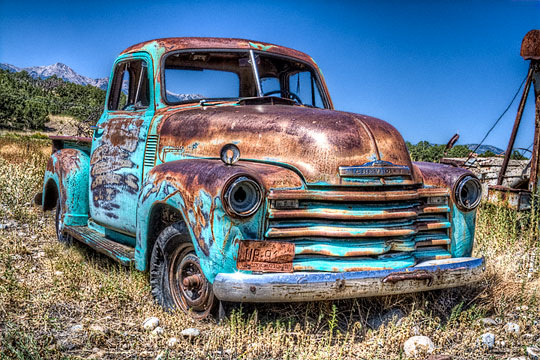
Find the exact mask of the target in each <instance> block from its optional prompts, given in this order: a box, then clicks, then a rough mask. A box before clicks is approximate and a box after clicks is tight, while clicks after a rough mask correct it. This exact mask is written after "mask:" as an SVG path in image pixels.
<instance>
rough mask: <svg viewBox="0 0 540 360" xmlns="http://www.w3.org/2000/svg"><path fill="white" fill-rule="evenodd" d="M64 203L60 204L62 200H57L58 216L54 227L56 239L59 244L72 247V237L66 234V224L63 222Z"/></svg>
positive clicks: (56, 215)
mask: <svg viewBox="0 0 540 360" xmlns="http://www.w3.org/2000/svg"><path fill="white" fill-rule="evenodd" d="M62 213H63V209H62V203H61V202H60V198H58V199H57V200H56V214H55V217H54V223H55V224H54V225H55V229H56V238H57V239H58V241H59V242H61V243H62V244H65V245H71V243H72V239H71V236H69V235H67V234H64V230H63V229H64V224H63V222H62Z"/></svg>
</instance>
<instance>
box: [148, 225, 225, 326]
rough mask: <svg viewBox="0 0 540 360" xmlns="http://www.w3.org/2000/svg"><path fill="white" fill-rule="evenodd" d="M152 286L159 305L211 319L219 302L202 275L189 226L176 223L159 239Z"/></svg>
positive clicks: (155, 252) (151, 271) (156, 246)
mask: <svg viewBox="0 0 540 360" xmlns="http://www.w3.org/2000/svg"><path fill="white" fill-rule="evenodd" d="M150 285H151V287H152V295H153V296H154V298H155V300H156V302H157V303H158V304H159V305H161V306H163V307H164V308H165V309H167V310H174V309H181V310H182V311H184V312H185V313H188V314H190V315H191V316H192V317H193V318H197V319H201V318H206V317H208V316H209V315H210V314H211V313H212V312H213V311H214V309H215V305H216V304H217V300H216V298H215V296H214V292H213V291H212V284H210V283H209V282H208V280H207V279H206V277H205V276H204V274H203V271H202V268H201V265H200V262H199V258H198V257H197V255H196V254H195V249H194V247H193V244H192V243H191V239H190V238H189V234H188V231H187V228H186V226H185V225H184V224H183V223H176V224H173V225H170V226H169V227H167V228H165V229H164V230H163V231H162V232H161V234H160V235H159V236H158V238H157V240H156V243H155V245H154V248H153V249H152V256H151V258H150Z"/></svg>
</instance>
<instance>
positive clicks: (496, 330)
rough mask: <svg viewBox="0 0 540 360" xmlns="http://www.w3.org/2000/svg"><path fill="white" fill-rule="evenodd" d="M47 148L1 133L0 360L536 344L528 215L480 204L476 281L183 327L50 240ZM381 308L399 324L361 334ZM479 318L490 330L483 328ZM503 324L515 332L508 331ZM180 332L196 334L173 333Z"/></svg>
mask: <svg viewBox="0 0 540 360" xmlns="http://www.w3.org/2000/svg"><path fill="white" fill-rule="evenodd" d="M49 147H50V145H49V143H48V141H47V140H43V139H38V138H36V139H33V138H29V137H22V136H2V137H0V224H3V225H6V224H7V225H8V228H7V229H1V227H0V332H1V335H0V358H1V359H4V358H5V359H11V358H14V359H41V358H45V359H49V358H52V359H57V358H58V359H80V358H83V359H85V358H109V359H132V358H133V359H134V358H149V359H155V358H156V357H159V356H161V359H167V358H168V359H214V358H215V359H237V358H240V359H282V358H284V359H332V360H337V359H358V358H363V359H394V358H395V359H400V358H404V357H405V355H404V353H403V343H404V342H405V340H406V339H408V338H409V337H410V336H413V335H426V336H429V337H430V338H431V340H432V341H433V342H434V344H435V346H436V349H435V351H434V354H446V355H450V356H452V358H454V359H461V358H463V359H482V358H485V359H495V358H504V359H506V358H510V357H517V356H521V355H526V347H527V346H531V345H536V346H539V345H540V323H539V321H540V308H539V301H538V296H539V295H540V294H538V290H539V289H540V286H539V285H540V265H539V263H540V251H539V248H540V244H539V242H538V240H537V239H538V214H536V213H535V212H533V213H532V214H516V213H513V212H511V211H508V210H505V209H502V208H495V207H492V206H488V205H482V207H481V209H480V211H479V217H478V227H477V230H478V231H477V234H476V239H477V241H476V247H475V256H485V257H486V259H487V264H488V265H487V270H486V277H485V280H484V281H482V282H481V283H479V284H475V285H472V286H468V287H463V288H459V289H450V290H441V291H433V292H427V293H422V294H412V295H406V296H392V297H382V298H373V299H359V300H351V301H339V302H317V303H302V304H277V305H257V306H255V305H243V306H240V305H233V304H226V306H225V308H226V318H225V319H224V320H223V321H221V322H220V323H217V322H216V321H193V320H191V319H190V318H188V317H187V316H185V315H183V314H181V313H166V312H164V311H162V310H161V309H160V308H159V307H157V306H156V305H155V304H154V303H153V300H152V297H151V295H150V287H149V283H148V276H147V274H146V273H140V272H137V271H135V270H134V269H130V268H125V267H122V266H120V265H118V264H116V263H114V262H113V261H111V260H109V259H108V258H106V257H103V256H100V255H98V254H97V253H95V252H94V251H91V250H89V249H87V248H85V247H84V246H82V245H77V244H76V245H74V246H72V247H66V246H63V245H61V244H59V243H57V242H56V239H55V234H54V224H53V215H52V214H50V213H46V214H43V213H42V212H41V211H40V210H39V209H38V208H35V207H33V206H32V205H31V201H32V198H33V195H34V194H35V193H36V192H38V191H39V190H40V187H41V181H42V178H43V172H44V168H45V163H46V160H47V157H48V154H49ZM535 255H537V256H535ZM390 309H400V310H401V311H402V312H403V313H404V314H405V317H403V318H402V319H401V320H399V321H396V322H391V323H389V324H387V325H383V326H382V327H380V328H379V329H377V330H373V329H371V328H370V327H369V326H368V323H370V319H371V318H373V316H374V315H376V314H379V313H382V312H385V311H388V310H390ZM149 316H156V317H158V318H159V319H160V321H161V323H160V326H162V327H163V329H164V333H163V334H162V335H160V336H156V335H152V334H151V333H150V332H147V331H145V330H143V328H142V326H141V325H142V322H143V321H144V320H145V319H146V318H147V317H149ZM485 317H490V318H492V319H494V320H495V322H496V323H495V324H492V325H487V324H484V323H483V322H482V321H480V319H482V318H485ZM507 322H513V323H517V324H519V326H520V329H521V331H520V333H519V334H510V333H507V332H506V331H505V330H504V325H505V324H506V323H507ZM74 325H81V326H79V327H75V328H73V326H74ZM190 327H195V328H197V329H199V330H200V335H199V336H197V337H195V338H192V339H190V338H184V337H182V336H181V334H180V333H181V331H182V330H183V329H186V328H190ZM485 332H491V333H493V334H494V335H495V347H494V348H493V349H491V350H488V349H486V348H485V347H483V346H482V345H481V342H480V340H479V337H480V336H481V335H482V334H483V333H485ZM171 337H176V338H178V343H177V344H176V345H174V346H169V345H168V342H169V339H170V338H171Z"/></svg>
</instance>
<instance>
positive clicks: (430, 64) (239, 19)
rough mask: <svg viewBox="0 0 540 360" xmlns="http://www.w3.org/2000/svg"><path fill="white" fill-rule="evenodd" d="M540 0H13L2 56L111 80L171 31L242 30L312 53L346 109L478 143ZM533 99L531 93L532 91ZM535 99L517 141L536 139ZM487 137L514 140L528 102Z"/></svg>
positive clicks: (438, 139) (0, 14)
mask: <svg viewBox="0 0 540 360" xmlns="http://www.w3.org/2000/svg"><path fill="white" fill-rule="evenodd" d="M531 29H540V0H514V1H510V0H508V1H493V0H491V1H487V0H486V1H462V0H453V1H452V0H449V1H434V0H432V1H413V0H411V1H404V0H403V1H397V0H396V1H387V0H379V1H316V0H312V1H293V0H289V1H281V0H274V1H266V2H260V1H255V0H251V1H243V0H237V1H233V2H227V1H197V0H190V1H159V0H155V1H140V0H131V1H125V2H124V1H118V2H113V1H99V0H94V1H85V2H80V3H79V2H77V1H54V0H51V1H47V2H43V1H39V2H33V1H9V2H8V1H6V0H0V62H4V63H10V64H13V65H16V66H19V67H27V66H36V65H48V64H53V63H56V62H62V63H65V64H67V65H68V66H70V67H72V68H73V69H74V70H75V71H77V72H78V73H79V74H81V75H85V76H89V77H95V78H98V77H106V76H108V75H109V73H110V68H111V65H112V63H113V61H114V60H115V58H116V56H117V55H118V54H119V53H120V52H121V51H122V50H123V49H125V48H127V47H129V46H130V45H133V44H135V43H138V42H141V41H145V40H150V39H154V38H160V37H172V36H216V37H239V38H247V39H253V40H258V41H263V42H270V43H275V44H279V45H283V46H287V47H291V48H294V49H297V50H301V51H303V52H306V53H308V54H309V55H311V56H312V57H313V58H314V59H315V60H316V62H317V64H318V65H319V66H320V68H321V69H322V71H323V73H324V76H325V79H326V82H327V85H328V88H329V91H330V94H331V97H332V100H333V102H334V106H335V108H336V109H337V110H344V111H350V112H355V113H360V114H365V115H370V116H374V117H378V118H381V119H383V120H386V121H388V122H390V123H391V124H392V125H394V126H395V127H396V128H397V129H398V130H399V131H400V132H401V134H402V135H403V137H404V138H405V139H406V140H408V141H411V142H413V143H416V142H418V141H421V140H428V141H430V142H432V143H446V142H447V141H448V140H449V139H450V138H451V137H452V135H454V134H455V133H459V135H460V139H459V141H458V144H469V143H478V142H479V141H480V140H481V139H482V138H483V136H484V135H485V133H486V132H487V131H488V129H489V128H490V127H491V126H492V125H493V123H494V122H495V120H496V119H497V118H498V117H499V115H500V114H501V113H502V112H503V110H504V109H505V108H506V107H507V105H508V104H509V102H510V100H511V99H512V97H513V95H514V94H515V92H516V90H517V88H518V87H519V85H520V83H521V82H522V80H523V79H524V78H525V76H526V73H527V68H528V62H527V61H524V60H523V59H522V58H521V57H520V56H519V50H520V45H521V40H522V39H523V36H524V35H525V34H526V33H527V32H528V31H529V30H531ZM520 96H521V94H520ZM532 100H533V99H532V94H531V96H530V99H529V102H528V105H527V108H526V111H525V114H524V117H523V120H522V126H521V129H520V132H519V134H518V139H517V143H516V147H525V148H527V147H529V145H531V144H532V137H533V123H534V102H533V101H532ZM518 102H519V97H518V99H517V100H516V102H515V103H514V105H513V107H512V108H511V109H510V110H509V111H508V113H507V114H506V115H505V117H504V118H503V119H502V120H501V122H500V123H499V125H498V126H497V127H496V128H495V130H494V131H493V132H492V134H491V135H490V136H489V137H488V139H487V140H486V142H485V143H486V144H491V145H495V146H498V147H500V148H503V149H504V148H506V145H507V142H508V138H509V136H510V131H511V129H512V125H513V122H514V119H515V116H516V111H517V103H518Z"/></svg>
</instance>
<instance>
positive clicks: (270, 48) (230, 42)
mask: <svg viewBox="0 0 540 360" xmlns="http://www.w3.org/2000/svg"><path fill="white" fill-rule="evenodd" d="M149 47H158V48H161V49H162V51H163V52H164V53H167V52H170V51H177V50H185V49H246V50H250V49H253V50H260V51H267V52H269V53H275V54H279V55H285V56H290V57H294V58H297V59H299V60H303V61H305V62H308V63H310V64H312V65H313V66H315V67H317V65H316V63H315V61H314V60H313V59H312V58H311V56H309V55H307V54H305V53H303V52H301V51H298V50H294V49H290V48H287V47H284V46H279V45H275V44H270V43H263V42H260V41H253V40H247V39H235V38H214V37H171V38H161V39H154V40H149V41H144V42H141V43H138V44H135V45H133V46H130V47H128V48H127V49H125V50H124V51H122V52H121V53H120V55H122V54H127V53H132V52H136V51H141V50H143V51H144V50H147V51H148V48H149Z"/></svg>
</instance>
